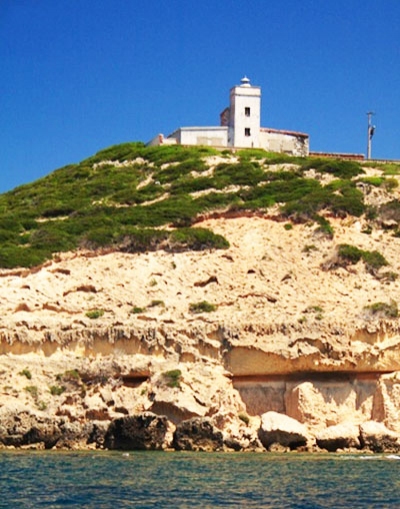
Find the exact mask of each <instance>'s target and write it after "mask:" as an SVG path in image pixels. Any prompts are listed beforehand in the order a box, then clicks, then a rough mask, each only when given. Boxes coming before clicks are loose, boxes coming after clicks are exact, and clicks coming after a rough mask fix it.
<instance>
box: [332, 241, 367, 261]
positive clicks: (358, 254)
mask: <svg viewBox="0 0 400 509" xmlns="http://www.w3.org/2000/svg"><path fill="white" fill-rule="evenodd" d="M338 255H339V258H340V259H341V260H342V261H343V262H344V263H345V264H348V263H349V264H355V263H358V262H359V261H360V260H361V258H362V255H363V252H362V250H361V249H359V248H358V247H356V246H351V245H350V244H340V246H339V249H338Z"/></svg>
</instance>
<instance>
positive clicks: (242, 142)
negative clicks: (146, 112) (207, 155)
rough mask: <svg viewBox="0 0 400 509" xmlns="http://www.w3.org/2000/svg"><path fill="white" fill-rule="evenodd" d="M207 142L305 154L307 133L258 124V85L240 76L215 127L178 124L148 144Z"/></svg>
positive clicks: (259, 91) (201, 143)
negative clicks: (173, 129)
mask: <svg viewBox="0 0 400 509" xmlns="http://www.w3.org/2000/svg"><path fill="white" fill-rule="evenodd" d="M172 144H179V145H209V146H213V147H232V148H263V149H265V150H267V151H269V152H281V153H287V154H291V155H297V156H307V155H308V154H309V137H308V134H304V133H298V132H293V131H282V130H278V129H271V128H264V127H261V88H260V87H255V86H253V85H251V84H250V80H249V79H248V78H246V77H244V78H243V79H242V80H241V84H240V85H237V86H234V87H232V88H231V91H230V103H229V107H228V108H225V109H224V110H223V111H222V113H221V114H220V125H219V126H215V127H180V128H179V129H177V130H176V131H174V132H173V133H171V134H170V135H169V136H167V137H164V135H162V134H159V135H158V136H156V137H155V138H153V139H152V140H151V141H150V142H149V143H148V145H172Z"/></svg>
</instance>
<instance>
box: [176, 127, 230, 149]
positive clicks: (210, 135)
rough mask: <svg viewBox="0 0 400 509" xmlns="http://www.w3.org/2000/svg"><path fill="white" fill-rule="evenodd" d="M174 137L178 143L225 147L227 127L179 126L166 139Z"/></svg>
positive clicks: (226, 143)
mask: <svg viewBox="0 0 400 509" xmlns="http://www.w3.org/2000/svg"><path fill="white" fill-rule="evenodd" d="M170 138H172V139H176V143H179V144H180V145H206V146H215V147H226V146H227V145H228V128H227V127H218V126H217V127H181V128H180V129H177V130H176V131H175V132H173V133H172V134H170V135H169V136H168V138H167V139H170Z"/></svg>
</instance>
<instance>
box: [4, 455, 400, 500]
mask: <svg viewBox="0 0 400 509" xmlns="http://www.w3.org/2000/svg"><path fill="white" fill-rule="evenodd" d="M0 494H1V497H0V507H2V508H3V507H7V508H8V507H10V508H11V507H12V508H21V509H22V508H41V507H46V508H54V509H55V508H78V507H79V508H87V509H92V508H93V509H95V508H96V509H101V508H104V509H105V508H107V509H108V508H113V509H119V508H128V507H129V508H137V509H139V508H141V509H147V508H174V509H179V508H182V509H183V508H192V507H199V508H202V509H208V508H210V509H211V508H219V507H237V508H271V509H272V508H273V509H283V508H295V509H296V508H298V509H306V508H309V509H317V508H318V509H325V508H328V507H329V508H335V509H340V508H346V509H349V508H351V509H356V508H359V507H363V508H369V509H373V508H380V509H384V508H389V507H390V508H400V457H399V456H395V455H373V456H367V455H353V456H352V455H334V454H332V455H319V454H314V455H306V454H298V453H288V454H271V453H264V454H262V453H258V454H257V453H221V454H220V453H177V452H170V453H164V452H130V453H123V452H79V453H71V452H52V451H49V452H16V451H13V452H2V453H1V454H0Z"/></svg>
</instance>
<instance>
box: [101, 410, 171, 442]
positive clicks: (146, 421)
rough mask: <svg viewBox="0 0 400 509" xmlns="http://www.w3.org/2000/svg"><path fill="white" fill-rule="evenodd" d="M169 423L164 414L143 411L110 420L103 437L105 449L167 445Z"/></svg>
mask: <svg viewBox="0 0 400 509" xmlns="http://www.w3.org/2000/svg"><path fill="white" fill-rule="evenodd" d="M169 430H170V423H169V421H168V419H167V418H166V417H165V416H159V415H155V414H153V413H151V412H144V413H142V414H138V415H131V416H128V417H121V418H119V419H115V420H114V421H112V422H111V424H110V426H109V428H108V430H107V433H106V435H105V438H104V446H105V447H106V448H107V449H119V450H128V451H129V450H146V451H147V450H161V449H165V448H166V447H168V445H169V444H168V434H169Z"/></svg>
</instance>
